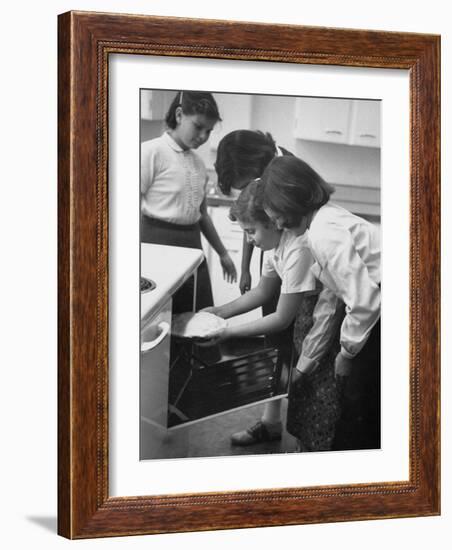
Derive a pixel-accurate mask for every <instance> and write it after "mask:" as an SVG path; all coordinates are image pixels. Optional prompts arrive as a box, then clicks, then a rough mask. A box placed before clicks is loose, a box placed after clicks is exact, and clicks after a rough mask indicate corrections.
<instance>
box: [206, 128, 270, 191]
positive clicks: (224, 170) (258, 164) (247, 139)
mask: <svg viewBox="0 0 452 550" xmlns="http://www.w3.org/2000/svg"><path fill="white" fill-rule="evenodd" d="M275 154H276V144H275V141H274V139H273V138H272V136H271V135H270V134H268V133H266V134H264V133H263V132H260V131H253V130H235V131H234V132H230V133H229V134H226V135H225V136H224V137H223V139H222V140H221V141H220V143H219V144H218V150H217V158H216V162H215V170H216V172H217V175H218V186H219V188H220V189H221V192H222V193H224V194H225V195H229V193H230V192H231V188H232V187H234V186H235V184H236V182H237V181H238V180H244V179H246V178H249V180H250V181H251V180H253V179H255V178H260V177H261V176H262V173H263V171H264V169H265V168H266V166H267V165H268V163H269V162H270V161H271V160H272V159H273V157H274V156H275Z"/></svg>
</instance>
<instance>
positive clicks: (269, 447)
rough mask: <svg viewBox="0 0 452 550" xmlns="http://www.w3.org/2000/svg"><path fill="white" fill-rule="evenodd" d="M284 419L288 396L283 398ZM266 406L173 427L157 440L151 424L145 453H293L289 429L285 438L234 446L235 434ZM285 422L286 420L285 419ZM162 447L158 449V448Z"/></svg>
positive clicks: (170, 455)
mask: <svg viewBox="0 0 452 550" xmlns="http://www.w3.org/2000/svg"><path fill="white" fill-rule="evenodd" d="M282 405H283V406H282V410H283V418H285V412H286V408H287V399H283V404H282ZM263 407H264V405H263V404H259V405H253V406H251V407H247V408H244V409H240V410H238V411H235V412H230V413H226V414H223V415H221V416H217V417H214V418H210V419H207V420H203V421H201V422H198V423H195V424H192V425H191V426H184V427H183V428H178V429H176V430H173V431H171V432H170V433H169V435H166V436H165V437H164V438H163V439H162V438H159V440H158V441H157V440H156V438H155V434H153V433H151V432H152V428H151V427H150V426H147V427H145V431H144V432H142V433H143V434H144V437H143V439H144V440H147V444H146V442H145V444H144V445H143V447H142V454H144V456H147V457H151V456H152V457H153V458H188V457H213V456H243V455H258V454H269V453H290V452H295V451H296V440H295V438H293V437H292V436H291V435H289V434H288V433H287V432H286V431H284V432H283V437H282V439H281V441H272V442H268V443H260V444H258V445H252V446H249V447H236V446H233V445H231V443H230V436H231V434H232V433H234V432H237V431H239V430H242V429H243V428H246V427H248V426H251V425H253V424H254V423H255V422H256V421H257V420H259V419H260V418H261V414H262V410H263ZM283 425H284V421H283ZM157 449H158V451H157Z"/></svg>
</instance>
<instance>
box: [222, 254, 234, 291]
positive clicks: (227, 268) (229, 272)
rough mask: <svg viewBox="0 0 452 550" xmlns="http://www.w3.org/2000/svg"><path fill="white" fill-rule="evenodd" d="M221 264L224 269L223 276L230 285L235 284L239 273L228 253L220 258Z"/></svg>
mask: <svg viewBox="0 0 452 550" xmlns="http://www.w3.org/2000/svg"><path fill="white" fill-rule="evenodd" d="M220 263H221V267H222V268H223V276H224V278H225V279H226V281H227V282H228V283H235V282H236V281H237V271H236V269H235V265H234V262H233V261H232V259H231V256H229V254H228V252H225V253H224V254H223V255H222V256H220Z"/></svg>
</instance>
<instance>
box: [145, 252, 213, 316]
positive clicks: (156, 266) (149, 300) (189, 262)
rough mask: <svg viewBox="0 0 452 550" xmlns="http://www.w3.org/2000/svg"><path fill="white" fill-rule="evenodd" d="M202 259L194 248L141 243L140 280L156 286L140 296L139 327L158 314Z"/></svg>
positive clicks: (202, 255) (200, 254) (202, 256)
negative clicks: (141, 278)
mask: <svg viewBox="0 0 452 550" xmlns="http://www.w3.org/2000/svg"><path fill="white" fill-rule="evenodd" d="M203 259H204V254H203V252H202V250H198V249H196V248H183V247H178V246H167V245H160V244H148V243H141V276H142V277H146V278H147V279H151V280H152V281H154V283H155V284H156V288H155V289H154V290H151V291H150V292H143V293H141V323H145V322H146V321H147V320H148V319H149V318H150V317H151V316H153V315H155V314H156V313H157V312H158V311H159V309H160V308H161V307H162V306H163V305H164V304H165V302H166V301H167V300H168V298H169V297H170V296H172V295H173V294H174V292H175V291H176V290H177V289H178V288H179V287H180V286H182V284H183V283H184V282H185V281H186V280H187V279H188V278H189V277H190V276H191V275H192V274H193V273H194V272H195V270H196V269H197V268H198V266H199V265H200V264H201V262H202V261H203Z"/></svg>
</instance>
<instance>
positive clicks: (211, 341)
mask: <svg viewBox="0 0 452 550" xmlns="http://www.w3.org/2000/svg"><path fill="white" fill-rule="evenodd" d="M227 330H228V329H227V327H225V328H220V329H218V330H217V331H215V332H212V333H211V334H209V336H208V337H207V338H203V339H202V340H199V341H198V342H197V345H198V346H201V347H210V346H216V345H217V344H219V343H220V342H223V341H224V340H227V339H228V334H227Z"/></svg>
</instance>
